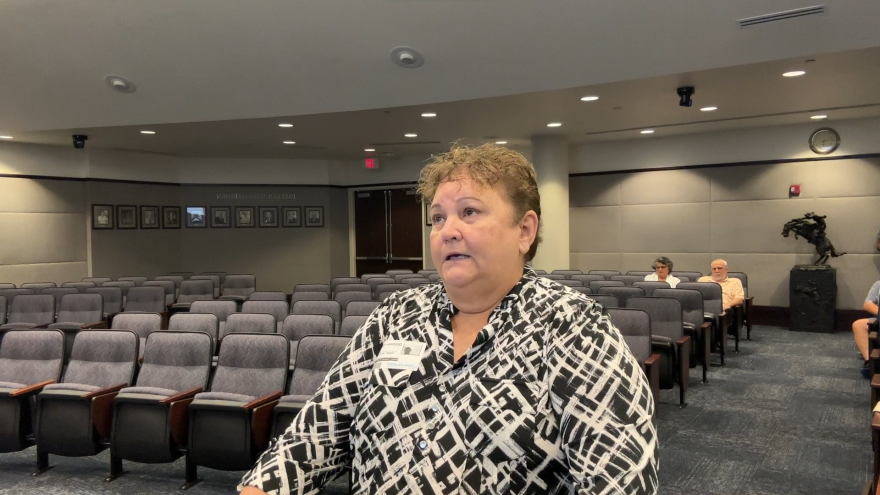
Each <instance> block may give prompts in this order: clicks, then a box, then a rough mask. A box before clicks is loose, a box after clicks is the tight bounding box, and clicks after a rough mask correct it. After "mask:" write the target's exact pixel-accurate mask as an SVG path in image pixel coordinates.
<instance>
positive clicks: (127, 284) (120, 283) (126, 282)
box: [101, 280, 134, 306]
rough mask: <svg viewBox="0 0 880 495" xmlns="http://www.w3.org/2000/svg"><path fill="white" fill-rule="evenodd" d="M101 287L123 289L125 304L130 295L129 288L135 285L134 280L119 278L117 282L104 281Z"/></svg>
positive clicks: (123, 303)
mask: <svg viewBox="0 0 880 495" xmlns="http://www.w3.org/2000/svg"><path fill="white" fill-rule="evenodd" d="M101 287H119V288H120V289H122V305H123V306H125V299H126V298H127V297H128V290H129V289H131V288H132V287H134V282H132V281H130V280H122V281H119V280H117V281H116V282H113V281H111V282H104V283H103V284H101Z"/></svg>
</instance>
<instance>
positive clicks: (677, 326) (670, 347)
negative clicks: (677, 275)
mask: <svg viewBox="0 0 880 495" xmlns="http://www.w3.org/2000/svg"><path fill="white" fill-rule="evenodd" d="M626 307H627V308H628V309H641V310H642V311H644V312H646V313H648V315H649V316H650V317H651V342H652V345H651V348H652V349H653V352H656V353H658V354H660V359H659V361H658V367H659V369H660V388H664V389H669V388H673V387H674V385H675V382H678V390H679V407H685V406H687V401H686V400H685V395H686V394H687V389H688V382H689V378H690V345H691V339H690V337H688V336H687V335H685V334H684V327H683V325H682V323H683V322H682V320H681V303H679V302H678V299H673V298H671V297H631V298H629V300H628V301H627V303H626Z"/></svg>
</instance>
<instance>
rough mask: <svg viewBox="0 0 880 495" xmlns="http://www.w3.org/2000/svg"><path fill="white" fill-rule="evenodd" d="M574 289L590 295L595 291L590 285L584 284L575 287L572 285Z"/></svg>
mask: <svg viewBox="0 0 880 495" xmlns="http://www.w3.org/2000/svg"><path fill="white" fill-rule="evenodd" d="M572 290H576V291H578V292H580V293H581V294H585V295H589V294H592V293H593V291H592V290H590V288H589V287H584V286H583V285H581V286H574V287H572Z"/></svg>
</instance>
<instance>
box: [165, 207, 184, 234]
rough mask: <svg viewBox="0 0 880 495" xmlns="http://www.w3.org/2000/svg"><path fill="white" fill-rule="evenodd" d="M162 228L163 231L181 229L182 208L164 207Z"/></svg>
mask: <svg viewBox="0 0 880 495" xmlns="http://www.w3.org/2000/svg"><path fill="white" fill-rule="evenodd" d="M162 228H163V229H179V228H180V207H179V206H163V207H162Z"/></svg>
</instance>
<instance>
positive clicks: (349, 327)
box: [339, 316, 369, 337]
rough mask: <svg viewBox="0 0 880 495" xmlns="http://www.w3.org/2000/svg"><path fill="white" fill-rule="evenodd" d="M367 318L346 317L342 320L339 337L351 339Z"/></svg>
mask: <svg viewBox="0 0 880 495" xmlns="http://www.w3.org/2000/svg"><path fill="white" fill-rule="evenodd" d="M367 318H369V316H346V317H345V318H343V319H342V326H341V327H340V328H339V335H345V336H347V337H351V336H353V335H354V334H355V332H357V331H358V329H359V328H360V327H361V326H362V325H363V324H364V322H366V321H367Z"/></svg>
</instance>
